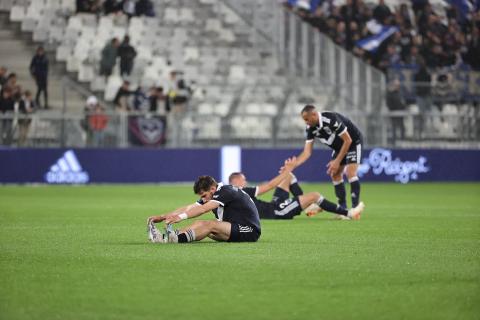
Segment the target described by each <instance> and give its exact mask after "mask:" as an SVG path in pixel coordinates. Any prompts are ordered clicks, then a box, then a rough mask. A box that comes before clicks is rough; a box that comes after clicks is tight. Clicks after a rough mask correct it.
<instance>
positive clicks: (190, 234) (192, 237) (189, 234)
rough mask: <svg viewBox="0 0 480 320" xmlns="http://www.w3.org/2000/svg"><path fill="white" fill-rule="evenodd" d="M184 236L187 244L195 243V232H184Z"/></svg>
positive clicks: (188, 230)
mask: <svg viewBox="0 0 480 320" xmlns="http://www.w3.org/2000/svg"><path fill="white" fill-rule="evenodd" d="M185 235H186V236H187V241H188V242H192V241H195V231H193V230H192V229H187V230H185Z"/></svg>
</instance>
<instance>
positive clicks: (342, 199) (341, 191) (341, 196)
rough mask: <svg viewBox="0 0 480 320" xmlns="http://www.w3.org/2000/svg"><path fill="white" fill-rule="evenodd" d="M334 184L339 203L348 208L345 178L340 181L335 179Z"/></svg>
mask: <svg viewBox="0 0 480 320" xmlns="http://www.w3.org/2000/svg"><path fill="white" fill-rule="evenodd" d="M333 186H334V187H335V195H336V196H337V201H338V204H339V205H340V206H341V207H343V208H347V192H346V191H345V184H343V179H342V180H340V181H333Z"/></svg>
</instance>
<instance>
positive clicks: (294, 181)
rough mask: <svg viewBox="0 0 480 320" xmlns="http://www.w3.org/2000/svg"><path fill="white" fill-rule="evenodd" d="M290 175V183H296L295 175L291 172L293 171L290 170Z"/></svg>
mask: <svg viewBox="0 0 480 320" xmlns="http://www.w3.org/2000/svg"><path fill="white" fill-rule="evenodd" d="M290 175H291V176H292V180H290V185H292V184H294V183H297V182H298V180H297V177H296V176H295V175H294V174H293V172H290Z"/></svg>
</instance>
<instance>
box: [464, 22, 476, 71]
mask: <svg viewBox="0 0 480 320" xmlns="http://www.w3.org/2000/svg"><path fill="white" fill-rule="evenodd" d="M479 57H480V28H479V27H474V28H473V30H472V35H471V37H470V40H469V41H468V49H467V52H466V54H465V55H464V60H465V62H467V63H468V64H470V65H471V66H472V68H473V69H474V70H477V71H480V58H479Z"/></svg>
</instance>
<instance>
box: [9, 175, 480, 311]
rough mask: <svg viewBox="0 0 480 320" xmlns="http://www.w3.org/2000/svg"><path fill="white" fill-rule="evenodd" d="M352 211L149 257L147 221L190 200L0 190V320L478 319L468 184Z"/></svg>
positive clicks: (392, 194)
mask: <svg viewBox="0 0 480 320" xmlns="http://www.w3.org/2000/svg"><path fill="white" fill-rule="evenodd" d="M304 190H305V191H313V190H317V191H320V192H322V193H323V194H325V195H326V196H327V198H330V199H334V198H333V188H332V187H331V185H328V184H321V185H314V184H308V185H304ZM362 198H363V200H364V201H365V203H366V205H367V209H366V211H365V212H364V215H363V217H362V219H361V220H360V221H336V220H333V219H332V216H330V215H328V214H324V213H322V214H320V215H318V216H316V217H313V218H307V217H305V216H301V217H298V218H296V219H295V220H293V221H263V223H262V237H261V238H260V241H259V242H258V243H249V244H229V243H215V242H213V241H210V240H204V241H202V242H199V243H194V244H187V245H172V244H170V245H154V244H151V243H149V242H147V238H146V237H147V235H146V227H145V222H146V218H147V216H149V215H152V214H158V213H163V212H166V211H168V210H170V209H174V208H176V207H178V206H180V205H183V204H186V203H192V202H193V201H195V200H196V197H195V196H194V195H193V193H192V188H191V186H183V185H174V186H168V185H140V186H110V185H106V186H86V187H66V186H57V187H52V186H50V187H47V186H3V187H0V319H129V320H131V319H479V317H480V298H479V297H480V209H479V208H480V184H479V183H465V184H453V183H451V184H448V183H445V184H433V183H431V184H429V183H425V184H423V183H416V184H409V185H399V184H367V183H364V184H363V185H362ZM204 218H209V219H211V218H213V215H212V214H207V215H205V216H204ZM182 224H185V222H182Z"/></svg>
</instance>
